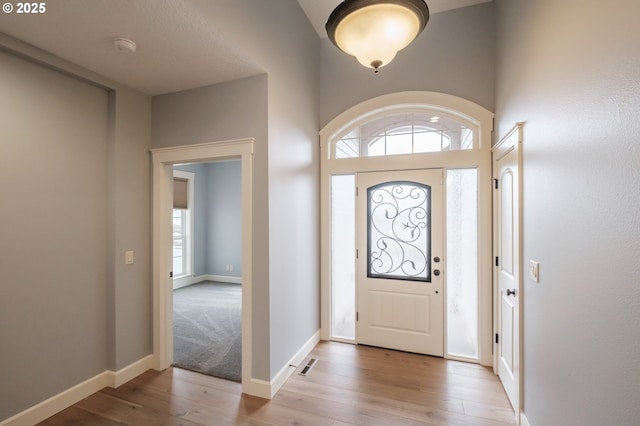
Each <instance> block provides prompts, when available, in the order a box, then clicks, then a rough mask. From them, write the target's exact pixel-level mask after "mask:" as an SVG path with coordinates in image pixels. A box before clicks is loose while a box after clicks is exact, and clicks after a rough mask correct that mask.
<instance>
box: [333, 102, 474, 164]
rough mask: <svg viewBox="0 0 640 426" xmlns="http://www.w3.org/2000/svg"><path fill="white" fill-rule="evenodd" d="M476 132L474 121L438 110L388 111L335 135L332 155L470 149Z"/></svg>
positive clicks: (345, 155)
mask: <svg viewBox="0 0 640 426" xmlns="http://www.w3.org/2000/svg"><path fill="white" fill-rule="evenodd" d="M476 134H477V130H476V129H474V126H473V124H471V123H466V122H464V121H462V120H460V119H456V118H453V117H449V116H446V115H444V114H443V113H442V112H438V111H431V110H422V111H416V112H403V113H388V114H384V115H378V116H376V117H374V118H368V119H367V120H366V121H363V122H360V123H355V124H354V125H353V126H352V127H351V128H350V129H348V130H347V131H346V132H345V133H344V134H343V135H341V136H339V137H338V138H336V139H335V151H334V152H335V154H334V155H335V156H334V158H336V159H339V158H356V157H376V156H387V155H399V154H418V153H428V152H442V151H458V150H467V149H473V148H474V139H475V135H476Z"/></svg>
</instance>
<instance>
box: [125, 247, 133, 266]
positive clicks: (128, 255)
mask: <svg viewBox="0 0 640 426" xmlns="http://www.w3.org/2000/svg"><path fill="white" fill-rule="evenodd" d="M124 264H125V265H132V264H133V250H130V251H125V252H124Z"/></svg>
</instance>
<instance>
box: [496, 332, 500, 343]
mask: <svg viewBox="0 0 640 426" xmlns="http://www.w3.org/2000/svg"><path fill="white" fill-rule="evenodd" d="M496 343H500V337H499V335H498V333H496Z"/></svg>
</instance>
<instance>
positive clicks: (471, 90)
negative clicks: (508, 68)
mask: <svg viewBox="0 0 640 426" xmlns="http://www.w3.org/2000/svg"><path fill="white" fill-rule="evenodd" d="M494 28H495V19H494V11H493V3H484V4H480V5H477V6H472V7H466V8H462V9H455V10H452V11H448V12H443V13H437V14H435V15H432V16H431V18H430V19H429V22H428V24H427V26H426V28H425V30H424V32H423V33H422V34H421V35H420V36H419V37H418V38H417V39H416V40H415V41H414V42H413V43H412V44H411V45H409V46H408V47H407V48H405V49H403V50H401V51H400V52H398V55H397V56H396V58H395V59H394V60H393V61H392V62H391V63H389V65H387V66H384V67H382V68H380V72H379V73H378V74H374V72H373V70H371V69H368V68H364V67H363V66H362V65H360V64H359V63H358V61H357V60H356V59H355V58H354V57H352V56H349V55H347V54H346V53H343V52H341V51H340V50H338V49H337V48H336V47H335V46H334V45H333V44H332V43H331V42H330V41H329V40H328V39H323V40H322V43H321V46H320V54H321V60H320V67H321V70H322V72H321V73H320V93H322V96H321V97H320V125H321V127H324V126H325V125H326V124H327V123H328V122H329V121H331V120H332V119H333V118H335V117H336V116H337V115H339V114H340V113H342V112H344V111H345V110H347V109H348V108H350V107H352V106H354V105H357V104H359V103H360V102H363V101H365V100H367V99H371V98H373V97H376V96H380V95H384V94H388V93H395V92H402V91H412V90H424V91H432V92H443V93H447V94H450V95H455V96H459V97H461V98H465V99H467V100H470V101H472V102H475V103H477V104H479V105H481V106H483V107H485V108H487V109H488V110H490V111H493V109H494V94H495V90H494V80H495V72H494V68H495V29H494Z"/></svg>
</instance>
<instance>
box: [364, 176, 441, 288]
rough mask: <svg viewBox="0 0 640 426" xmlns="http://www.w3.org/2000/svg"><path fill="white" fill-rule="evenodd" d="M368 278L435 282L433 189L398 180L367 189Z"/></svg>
mask: <svg viewBox="0 0 640 426" xmlns="http://www.w3.org/2000/svg"><path fill="white" fill-rule="evenodd" d="M367 211H368V218H367V248H368V250H367V251H368V254H367V276H368V277H370V278H388V279H396V280H398V279H399V280H411V281H426V282H430V281H431V255H430V251H431V187H430V186H429V185H424V184H421V183H417V182H408V181H395V182H385V183H382V184H379V185H375V186H372V187H370V188H368V190H367Z"/></svg>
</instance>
